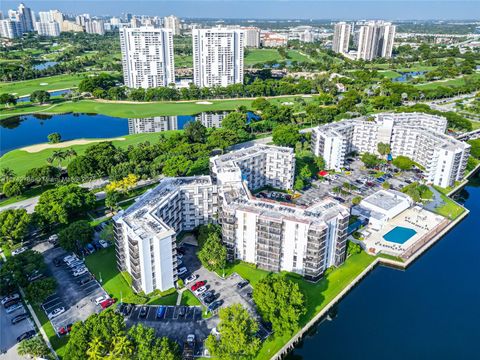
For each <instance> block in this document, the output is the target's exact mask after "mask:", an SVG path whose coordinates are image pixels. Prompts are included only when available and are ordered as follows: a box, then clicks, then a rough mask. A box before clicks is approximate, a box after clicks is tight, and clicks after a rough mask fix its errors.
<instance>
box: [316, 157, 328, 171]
mask: <svg viewBox="0 0 480 360" xmlns="http://www.w3.org/2000/svg"><path fill="white" fill-rule="evenodd" d="M315 164H316V165H317V167H318V170H325V166H326V163H325V159H324V158H323V157H321V156H315Z"/></svg>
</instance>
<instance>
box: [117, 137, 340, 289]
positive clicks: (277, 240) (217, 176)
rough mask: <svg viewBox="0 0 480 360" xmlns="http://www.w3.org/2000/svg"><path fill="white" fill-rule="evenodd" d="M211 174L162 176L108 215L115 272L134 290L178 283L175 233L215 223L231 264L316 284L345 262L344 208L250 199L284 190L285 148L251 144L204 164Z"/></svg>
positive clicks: (288, 173)
mask: <svg viewBox="0 0 480 360" xmlns="http://www.w3.org/2000/svg"><path fill="white" fill-rule="evenodd" d="M210 168H211V176H198V177H185V178H165V179H162V180H161V182H160V184H159V185H158V186H157V187H156V188H154V189H152V190H150V191H149V192H147V193H145V194H144V195H143V196H142V197H141V198H140V199H139V200H138V201H137V202H136V203H135V204H134V205H132V206H131V207H130V208H128V209H127V210H125V211H122V212H120V213H119V214H117V215H116V216H115V217H114V222H115V239H116V246H117V249H116V250H117V261H118V267H119V269H121V270H122V271H128V273H129V274H130V275H131V276H132V279H133V287H134V289H135V290H136V291H144V292H146V293H149V292H152V291H153V290H155V289H159V290H162V291H163V290H167V289H169V288H171V287H173V286H174V282H175V281H176V279H177V270H176V268H177V261H176V251H175V240H176V235H177V234H178V233H179V232H180V231H182V230H192V229H193V228H195V227H196V226H198V225H200V224H205V223H209V222H218V223H219V224H220V225H221V226H222V238H223V241H224V243H225V244H226V246H227V248H228V250H229V256H230V258H231V259H241V260H244V261H247V262H251V263H255V264H257V265H258V266H259V267H261V268H263V269H267V270H270V271H281V270H287V271H293V272H296V273H299V274H301V275H303V276H305V277H306V278H309V279H318V278H319V277H320V276H321V275H322V274H323V272H324V271H325V269H327V268H328V267H330V266H332V265H339V264H341V263H342V262H343V261H344V260H345V250H346V237H347V226H348V219H349V210H348V208H346V207H344V206H342V205H339V204H338V203H337V202H336V201H335V200H333V199H330V198H325V199H323V200H322V201H320V202H319V203H317V204H314V205H312V206H310V207H300V206H294V205H291V204H285V203H277V202H274V201H271V200H266V199H263V198H256V197H255V196H254V195H252V193H251V192H250V191H251V190H252V191H253V190H256V189H260V188H263V187H265V186H271V187H274V188H281V189H291V188H292V186H293V177H294V172H295V171H294V168H295V163H294V153H293V150H292V149H289V148H281V147H276V146H266V145H262V146H259V145H257V146H254V147H250V148H246V149H242V150H238V151H234V152H231V153H228V154H226V155H221V156H216V157H214V158H212V159H211V160H210Z"/></svg>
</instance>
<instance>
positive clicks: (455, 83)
mask: <svg viewBox="0 0 480 360" xmlns="http://www.w3.org/2000/svg"><path fill="white" fill-rule="evenodd" d="M468 77H469V78H471V79H480V74H474V75H471V76H468ZM463 85H465V77H459V78H456V79H446V80H438V81H432V82H428V83H424V84H418V85H415V86H416V87H417V88H420V89H436V88H438V87H439V86H448V87H459V86H463Z"/></svg>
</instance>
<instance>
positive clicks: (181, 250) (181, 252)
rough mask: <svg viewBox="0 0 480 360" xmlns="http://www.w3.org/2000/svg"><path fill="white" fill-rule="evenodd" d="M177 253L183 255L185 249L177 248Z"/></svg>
mask: <svg viewBox="0 0 480 360" xmlns="http://www.w3.org/2000/svg"><path fill="white" fill-rule="evenodd" d="M177 253H179V254H182V255H185V248H183V247H177Z"/></svg>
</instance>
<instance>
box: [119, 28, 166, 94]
mask: <svg viewBox="0 0 480 360" xmlns="http://www.w3.org/2000/svg"><path fill="white" fill-rule="evenodd" d="M120 45H121V49H122V65H123V78H124V82H125V85H126V86H128V87H131V88H144V89H147V88H151V87H159V86H168V85H169V84H171V83H174V82H175V66H174V60H173V34H172V31H171V30H167V29H158V28H153V27H140V28H122V29H120Z"/></svg>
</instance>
